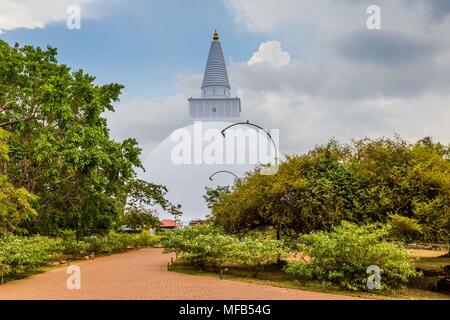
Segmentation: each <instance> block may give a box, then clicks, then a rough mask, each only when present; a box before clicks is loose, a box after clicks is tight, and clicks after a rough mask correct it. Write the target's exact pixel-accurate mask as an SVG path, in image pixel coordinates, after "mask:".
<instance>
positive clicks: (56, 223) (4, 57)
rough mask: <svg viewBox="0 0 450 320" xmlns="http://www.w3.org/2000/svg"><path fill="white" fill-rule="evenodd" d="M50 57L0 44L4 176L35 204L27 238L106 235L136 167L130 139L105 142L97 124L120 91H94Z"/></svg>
mask: <svg viewBox="0 0 450 320" xmlns="http://www.w3.org/2000/svg"><path fill="white" fill-rule="evenodd" d="M56 55H57V52H56V49H54V48H50V47H49V48H47V49H46V50H42V49H41V48H35V47H32V46H24V47H20V46H19V45H15V46H13V47H11V46H9V45H8V44H7V43H5V42H3V41H0V128H3V129H6V130H8V131H9V132H10V133H11V136H10V137H9V140H8V145H9V155H10V158H11V161H10V162H8V163H7V165H6V166H4V168H3V173H4V174H5V175H7V176H8V177H9V179H10V181H11V183H12V184H13V185H14V186H16V187H21V188H24V189H26V190H27V191H28V192H30V193H32V194H35V195H37V196H38V197H39V200H38V204H37V207H36V209H37V211H38V213H39V215H38V217H36V218H35V219H33V221H32V222H31V223H28V224H27V225H26V227H27V229H28V230H30V231H33V232H39V233H44V234H52V233H53V232H56V231H57V230H59V229H61V228H67V229H72V230H76V231H77V233H78V234H80V235H81V234H89V233H96V232H102V231H106V230H108V229H109V228H111V226H112V225H113V223H114V221H116V220H117V218H118V217H119V216H120V214H121V213H122V211H123V206H124V203H125V199H126V198H127V196H128V192H129V189H128V187H127V186H128V185H129V184H130V183H131V181H133V180H134V179H135V171H134V169H135V168H136V167H142V166H141V162H140V160H139V155H140V149H139V148H138V146H137V142H136V141H135V140H134V139H126V140H124V141H122V142H117V141H114V140H112V139H111V138H110V136H109V129H108V126H107V121H106V119H105V118H104V117H103V114H104V113H105V112H113V111H114V108H113V103H114V102H117V101H118V99H119V95H120V92H121V89H122V86H121V85H119V84H116V83H111V84H107V85H97V84H96V83H95V78H94V77H92V76H90V75H88V74H85V73H84V72H83V71H82V70H78V71H71V70H70V68H69V67H67V66H65V65H63V64H60V63H58V61H57V58H56Z"/></svg>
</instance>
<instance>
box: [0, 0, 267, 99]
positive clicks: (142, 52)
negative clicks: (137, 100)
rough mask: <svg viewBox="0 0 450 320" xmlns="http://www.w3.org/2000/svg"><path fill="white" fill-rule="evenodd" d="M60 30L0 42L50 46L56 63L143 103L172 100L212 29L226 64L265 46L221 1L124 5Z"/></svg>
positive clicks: (17, 34) (141, 0)
mask: <svg viewBox="0 0 450 320" xmlns="http://www.w3.org/2000/svg"><path fill="white" fill-rule="evenodd" d="M130 3H132V5H130ZM82 14H83V12H82ZM65 25H66V22H65V21H60V22H56V23H50V24H49V25H47V26H46V27H45V28H44V29H31V30H30V29H16V30H11V31H8V32H6V33H5V34H4V35H1V36H0V37H1V38H2V39H4V40H6V41H7V42H9V43H11V44H12V43H14V42H16V41H17V42H19V43H20V44H32V45H36V46H42V47H46V46H47V45H51V46H54V47H56V48H58V50H59V60H60V62H62V63H65V64H67V65H69V66H71V67H72V68H74V69H79V68H82V69H84V70H85V71H86V72H88V73H90V74H92V75H95V76H96V77H97V80H98V82H99V83H106V82H113V81H115V82H119V83H122V84H124V85H125V86H126V90H125V92H126V93H127V94H129V95H140V96H143V97H147V98H150V97H153V96H161V95H170V94H173V80H174V77H175V75H177V74H179V73H181V74H192V73H201V72H203V69H204V64H205V61H206V58H207V54H208V49H209V43H210V40H211V37H212V33H213V32H214V29H215V28H217V30H219V32H220V34H221V37H222V40H223V42H224V43H223V47H224V50H225V52H226V59H227V60H229V59H230V58H231V59H233V60H236V61H243V60H247V59H249V57H251V55H252V53H253V52H254V51H255V50H256V49H257V48H258V46H259V44H260V43H261V42H262V41H263V40H265V35H264V34H263V33H253V32H249V31H248V30H246V29H245V28H242V26H241V25H237V24H235V23H234V22H233V17H232V16H231V14H230V13H229V11H227V9H226V7H225V4H224V3H223V2H222V1H204V0H190V1H183V0H174V1H148V0H147V1H145V0H138V1H135V0H134V1H132V2H128V1H126V2H122V3H117V4H115V5H113V6H112V7H108V8H105V12H103V13H101V15H100V18H98V19H82V25H81V30H69V29H67V28H66V27H65Z"/></svg>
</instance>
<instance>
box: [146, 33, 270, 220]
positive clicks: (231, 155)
mask: <svg viewBox="0 0 450 320" xmlns="http://www.w3.org/2000/svg"><path fill="white" fill-rule="evenodd" d="M201 92H202V97H201V98H197V99H194V98H190V99H188V101H189V118H190V119H189V120H190V121H191V123H190V124H189V125H186V126H185V127H183V128H179V129H176V130H174V131H173V132H172V134H171V135H169V136H168V137H167V138H166V139H165V140H164V141H162V142H161V143H160V144H159V145H158V146H157V147H156V148H155V149H154V150H153V152H152V153H151V154H150V155H149V156H148V157H147V158H146V159H144V161H143V162H144V163H143V164H144V167H145V168H146V169H147V172H146V173H144V174H143V175H142V178H143V179H144V180H146V181H151V182H152V183H156V184H161V185H164V186H166V187H167V188H168V189H169V193H168V194H167V198H168V199H169V200H170V201H171V202H172V203H173V204H180V205H181V206H182V207H181V211H182V212H183V217H182V220H183V221H189V220H190V219H201V218H204V217H205V216H206V215H207V214H209V209H208V208H207V206H206V203H205V201H204V199H203V195H204V194H205V192H206V190H205V187H210V188H211V187H216V186H224V185H232V184H233V182H234V179H237V177H239V178H242V177H244V176H245V173H246V172H248V171H250V170H252V169H253V168H254V167H255V166H256V165H257V164H267V163H273V162H274V159H275V158H276V157H277V156H276V153H275V152H276V150H275V147H274V146H273V144H272V141H270V140H269V139H268V136H267V133H266V132H265V131H264V130H259V129H258V128H256V127H255V126H250V125H246V123H241V120H240V112H241V101H240V99H239V98H231V97H230V85H229V81H228V74H227V71H226V66H225V61H224V58H223V53H222V48H221V45H220V42H219V37H218V34H217V32H216V33H215V34H214V40H213V42H212V44H211V49H210V53H209V56H208V62H207V66H206V69H205V75H204V79H203V82H202V86H201ZM237 124H240V125H237ZM224 129H226V131H224V132H222V131H223V130H224ZM216 172H219V173H217V174H216V175H214V176H213V181H211V180H210V177H211V175H213V174H214V173H216ZM165 216H168V214H167V213H162V212H160V217H165Z"/></svg>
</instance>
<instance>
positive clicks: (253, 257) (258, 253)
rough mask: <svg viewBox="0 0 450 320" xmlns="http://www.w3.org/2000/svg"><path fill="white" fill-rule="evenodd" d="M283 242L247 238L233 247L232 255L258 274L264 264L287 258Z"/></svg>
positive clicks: (233, 258) (254, 273) (235, 259)
mask: <svg viewBox="0 0 450 320" xmlns="http://www.w3.org/2000/svg"><path fill="white" fill-rule="evenodd" d="M286 255H287V253H286V250H285V248H284V246H283V243H282V242H280V241H277V240H271V239H261V238H260V239H258V238H245V239H244V241H242V242H238V243H235V244H234V245H233V246H232V247H231V252H230V257H231V259H232V260H233V261H237V262H240V263H242V264H243V265H244V266H245V267H246V268H247V269H248V270H251V271H252V272H253V276H255V277H256V276H257V274H258V272H259V271H260V270H261V269H262V267H263V266H265V265H269V264H273V263H276V262H278V261H280V260H281V259H284V258H286Z"/></svg>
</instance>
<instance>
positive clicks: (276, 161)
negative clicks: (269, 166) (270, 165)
mask: <svg viewBox="0 0 450 320" xmlns="http://www.w3.org/2000/svg"><path fill="white" fill-rule="evenodd" d="M241 125H245V126H252V127H255V128H258V129H260V130H262V131H264V132H265V133H266V134H267V136H268V137H269V139H270V141H271V142H272V144H273V147H274V149H275V166H277V167H278V148H277V145H276V143H275V140H273V138H272V136H271V135H270V133H269V131H267V130H266V129H264V128H263V127H261V126H258V125H257V124H254V123H251V122H250V121H248V120H247V122H238V123H234V124H232V125H230V126H228V127H226V128H225V129H223V130H222V136H223V137H224V138H225V131H227V130H228V129H230V128H232V127H235V126H241Z"/></svg>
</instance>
